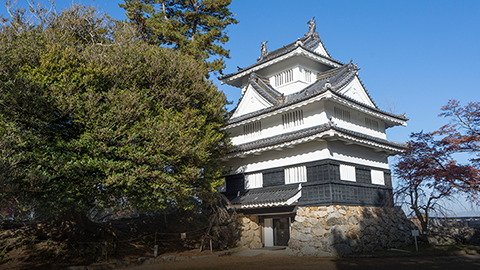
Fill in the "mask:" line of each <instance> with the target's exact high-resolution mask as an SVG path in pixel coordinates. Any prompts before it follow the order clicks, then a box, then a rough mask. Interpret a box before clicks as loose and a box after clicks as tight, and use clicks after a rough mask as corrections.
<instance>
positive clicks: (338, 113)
mask: <svg viewBox="0 0 480 270" xmlns="http://www.w3.org/2000/svg"><path fill="white" fill-rule="evenodd" d="M333 111H334V114H335V118H337V119H341V120H344V121H350V111H349V110H345V109H342V108H339V107H334V108H333Z"/></svg>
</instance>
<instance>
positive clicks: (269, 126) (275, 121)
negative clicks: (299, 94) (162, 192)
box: [228, 101, 328, 145]
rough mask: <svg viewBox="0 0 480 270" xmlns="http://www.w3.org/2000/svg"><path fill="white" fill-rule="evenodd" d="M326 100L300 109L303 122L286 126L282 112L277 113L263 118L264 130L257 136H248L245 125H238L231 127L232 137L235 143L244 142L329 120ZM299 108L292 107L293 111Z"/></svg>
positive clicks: (316, 124)
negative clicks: (244, 131) (244, 129)
mask: <svg viewBox="0 0 480 270" xmlns="http://www.w3.org/2000/svg"><path fill="white" fill-rule="evenodd" d="M323 104H324V102H323V101H318V102H314V103H311V104H308V105H306V106H303V107H301V108H299V109H302V110H303V124H302V125H298V126H294V127H289V128H284V127H283V122H282V114H281V113H280V114H277V115H274V116H271V117H268V118H264V119H262V120H261V121H262V131H261V132H260V134H258V135H257V136H256V137H253V136H246V135H244V134H243V126H238V127H235V128H232V129H229V130H228V131H229V133H230V138H231V141H232V144H233V145H239V144H244V143H248V142H252V141H256V140H260V139H265V138H268V137H273V136H276V135H280V134H283V133H289V132H293V131H297V130H300V129H304V128H309V127H314V126H318V125H321V124H325V123H327V122H328V118H327V114H326V112H325V109H324V105H323ZM294 110H298V109H292V110H291V111H294Z"/></svg>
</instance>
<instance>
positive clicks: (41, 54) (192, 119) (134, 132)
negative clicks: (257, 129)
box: [0, 6, 227, 218]
mask: <svg viewBox="0 0 480 270" xmlns="http://www.w3.org/2000/svg"><path fill="white" fill-rule="evenodd" d="M23 29H27V30H24V31H20V32H19V31H15V29H14V28H13V27H10V26H6V27H4V28H2V29H1V32H0V51H2V54H1V55H0V137H1V140H0V169H1V171H0V189H1V190H2V193H0V205H2V206H4V207H5V208H4V209H3V210H8V211H9V212H10V213H13V214H16V215H20V214H25V213H27V214H28V213H29V214H34V215H35V216H36V217H39V218H48V217H51V216H54V217H59V216H61V215H69V214H72V213H86V211H88V210H89V209H91V208H92V207H109V206H112V205H118V204H128V205H132V206H134V207H136V208H137V209H144V210H159V209H165V208H167V207H177V208H184V209H186V208H189V207H192V205H194V204H195V203H197V202H198V200H199V199H201V198H202V196H204V195H205V194H209V193H211V192H212V191H213V190H214V188H215V187H216V186H217V185H218V183H219V179H220V175H221V170H222V168H221V166H220V163H219V158H220V157H221V156H222V154H223V153H224V151H225V149H224V148H225V146H226V145H227V144H226V137H225V134H224V133H223V132H222V131H221V127H222V126H223V124H224V119H225V111H224V105H225V97H224V96H223V94H221V93H220V92H219V91H218V90H217V89H216V88H215V87H214V86H213V85H212V83H211V82H210V81H208V80H206V79H205V76H206V74H207V73H208V70H207V69H206V67H205V65H204V64H203V63H201V62H198V61H196V60H195V59H193V58H192V57H190V56H187V55H184V54H181V53H180V52H176V51H174V50H172V49H167V48H160V47H158V46H156V45H152V44H148V43H146V42H144V41H142V40H140V39H138V38H136V37H135V34H132V33H134V32H135V31H133V30H132V29H131V28H130V27H129V26H128V25H127V24H124V23H119V22H114V21H111V20H109V19H108V18H106V17H105V16H100V15H98V14H97V13H96V12H95V11H94V10H92V9H89V8H84V7H78V6H77V7H73V8H72V9H70V10H67V11H65V12H63V13H62V14H60V15H58V16H54V17H53V18H51V19H50V20H49V23H48V24H47V25H45V26H42V27H38V26H37V27H35V26H31V27H24V28H23ZM0 210H2V209H0Z"/></svg>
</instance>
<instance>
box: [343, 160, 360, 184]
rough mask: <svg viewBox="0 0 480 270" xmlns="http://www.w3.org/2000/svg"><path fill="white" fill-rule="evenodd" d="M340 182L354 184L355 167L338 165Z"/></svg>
mask: <svg viewBox="0 0 480 270" xmlns="http://www.w3.org/2000/svg"><path fill="white" fill-rule="evenodd" d="M340 180H345V181H352V182H355V181H356V175H355V166H351V165H345V164H340Z"/></svg>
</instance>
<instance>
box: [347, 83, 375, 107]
mask: <svg viewBox="0 0 480 270" xmlns="http://www.w3.org/2000/svg"><path fill="white" fill-rule="evenodd" d="M339 93H340V94H343V95H345V96H347V97H349V98H351V99H353V100H356V101H358V102H361V103H363V104H365V105H367V106H370V107H375V105H374V104H373V102H372V100H371V99H370V97H369V96H368V94H367V91H366V90H365V88H363V86H362V84H361V83H360V80H359V79H358V77H357V76H355V79H353V80H352V81H351V82H350V83H349V84H348V85H346V86H345V87H344V88H342V89H341V90H340V91H339Z"/></svg>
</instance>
